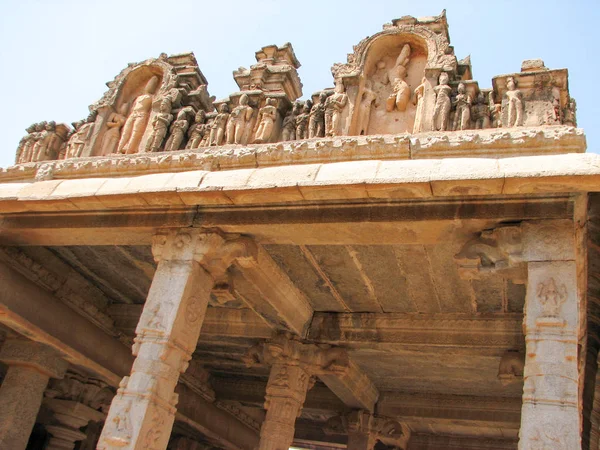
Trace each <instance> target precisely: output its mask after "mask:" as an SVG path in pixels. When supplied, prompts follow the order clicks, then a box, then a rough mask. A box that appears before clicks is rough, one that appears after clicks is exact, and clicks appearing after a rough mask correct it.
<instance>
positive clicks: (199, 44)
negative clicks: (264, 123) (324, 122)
mask: <svg viewBox="0 0 600 450" xmlns="http://www.w3.org/2000/svg"><path fill="white" fill-rule="evenodd" d="M444 8H446V9H447V15H448V21H449V24H450V37H451V43H452V45H454V47H455V52H456V55H457V57H458V58H463V57H465V56H467V55H469V54H470V55H471V61H472V64H473V75H474V79H476V80H478V81H479V85H480V86H481V87H490V86H491V78H492V76H494V75H498V74H504V73H511V72H518V71H519V70H520V67H521V61H522V60H524V59H532V58H542V59H543V60H544V61H545V63H546V66H547V67H549V68H563V67H566V68H568V69H569V85H570V90H571V95H572V96H573V97H575V98H576V99H577V105H578V122H579V126H580V127H582V128H584V129H585V131H586V134H587V139H588V151H592V152H600V127H599V122H600V119H599V118H600V95H599V93H598V91H597V85H598V73H599V69H600V52H599V51H598V48H597V45H598V44H600V1H599V0H588V1H584V0H571V1H564V0H563V1H555V0H546V1H527V2H525V1H522V2H519V1H512V0H508V1H502V2H490V1H481V0H480V1H459V0H451V1H449V0H446V1H421V2H415V1H400V0H396V1H391V0H369V1H353V0H347V1H326V0H321V1H313V0H304V1H302V2H285V1H281V0H278V1H270V0H263V1H260V0H246V1H241V0H229V1H227V0H221V1H210V2H206V1H191V0H179V1H177V2H166V1H150V0H145V1H142V0H136V1H133V0H132V1H128V0H120V1H114V0H104V1H96V0H87V1H81V0H80V1H66V0H63V1H60V0H54V1H52V0H46V1H32V0H19V1H8V0H0V61H1V63H0V68H1V70H0V85H1V86H3V92H2V100H3V101H2V103H3V107H2V108H0V124H1V125H0V131H1V133H0V167H6V166H9V165H11V164H12V163H13V161H14V153H15V149H16V146H17V143H18V141H19V139H20V138H21V137H22V136H23V135H24V134H25V131H24V129H25V127H27V126H28V125H30V124H31V123H33V122H38V121H41V120H56V121H57V122H66V123H71V122H73V121H75V120H78V119H81V118H84V117H86V116H87V111H88V109H87V108H88V105H90V104H92V103H93V102H95V101H96V100H97V99H99V98H100V97H101V96H102V94H103V93H104V92H105V90H106V86H105V83H106V82H107V81H109V80H111V79H113V78H114V77H115V75H117V74H118V73H119V71H120V70H121V69H123V68H124V67H125V66H126V65H127V63H128V62H137V61H142V60H144V59H147V58H149V57H156V56H158V55H159V54H160V53H161V52H165V53H169V54H171V53H181V52H185V51H190V50H191V51H193V52H194V53H195V55H196V58H197V60H198V63H199V65H200V68H201V70H202V72H203V73H204V75H205V76H206V77H207V79H208V82H209V85H208V89H209V92H210V93H211V95H215V96H216V97H217V98H221V97H225V96H226V95H228V94H229V93H231V92H234V91H236V90H237V86H236V84H235V82H234V81H233V77H232V75H231V72H232V71H233V70H235V69H237V68H238V67H239V66H245V67H248V66H250V65H251V64H253V63H254V61H255V60H254V52H255V51H256V50H258V49H260V48H261V47H262V46H264V45H268V44H279V45H280V44H283V43H284V42H288V41H289V42H291V43H292V45H293V46H294V50H295V52H296V56H297V57H298V59H299V60H300V62H301V64H302V67H301V68H300V69H299V73H300V77H301V79H302V82H303V84H304V89H303V91H304V95H305V96H307V95H310V94H311V93H312V92H314V91H316V90H319V89H322V88H324V87H327V86H331V85H332V78H331V72H330V67H331V65H332V64H333V63H335V62H345V60H346V54H347V53H349V52H351V51H352V46H353V45H355V44H357V43H358V42H359V41H360V40H361V39H362V38H364V37H366V36H367V35H370V34H374V33H376V32H378V31H379V30H381V26H382V25H383V24H384V23H386V22H389V21H391V20H392V19H394V18H398V17H401V16H404V15H412V16H416V17H419V16H425V15H437V14H439V13H440V11H441V10H442V9H444Z"/></svg>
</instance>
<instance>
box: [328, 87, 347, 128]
mask: <svg viewBox="0 0 600 450" xmlns="http://www.w3.org/2000/svg"><path fill="white" fill-rule="evenodd" d="M347 104H348V95H347V94H346V89H345V88H344V83H342V80H339V79H338V80H336V82H335V91H334V93H333V94H332V95H330V96H329V97H327V100H326V101H325V135H326V136H339V135H340V134H341V132H342V131H341V125H342V124H341V119H342V111H343V110H344V108H345V107H346V105H347Z"/></svg>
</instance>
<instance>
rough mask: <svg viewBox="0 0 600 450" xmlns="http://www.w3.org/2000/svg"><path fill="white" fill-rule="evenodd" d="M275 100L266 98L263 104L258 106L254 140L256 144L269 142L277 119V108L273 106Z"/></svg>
mask: <svg viewBox="0 0 600 450" xmlns="http://www.w3.org/2000/svg"><path fill="white" fill-rule="evenodd" d="M275 104H276V100H275V99H274V98H267V102H266V104H265V106H263V107H262V108H260V111H259V112H258V119H257V121H258V129H257V130H256V138H255V139H254V141H255V142H256V143H258V144H260V143H263V142H270V141H271V135H272V134H273V128H274V127H275V121H276V120H277V108H276V107H275Z"/></svg>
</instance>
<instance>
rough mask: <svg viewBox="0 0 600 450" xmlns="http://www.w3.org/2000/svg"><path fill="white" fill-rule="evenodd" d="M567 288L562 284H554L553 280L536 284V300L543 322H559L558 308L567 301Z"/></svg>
mask: <svg viewBox="0 0 600 450" xmlns="http://www.w3.org/2000/svg"><path fill="white" fill-rule="evenodd" d="M567 297H568V295H567V287H566V286H565V285H564V284H558V285H557V284H556V281H554V278H549V279H548V280H546V281H545V282H542V283H540V284H538V287H537V299H538V300H539V302H540V305H541V306H542V316H541V317H540V319H542V320H543V321H548V320H551V321H553V320H556V321H558V320H559V316H560V308H561V306H562V304H563V303H564V302H565V301H566V300H567Z"/></svg>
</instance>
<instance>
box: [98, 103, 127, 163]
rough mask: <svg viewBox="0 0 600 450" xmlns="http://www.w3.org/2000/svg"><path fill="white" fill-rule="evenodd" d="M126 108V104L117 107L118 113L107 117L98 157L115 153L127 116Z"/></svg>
mask: <svg viewBox="0 0 600 450" xmlns="http://www.w3.org/2000/svg"><path fill="white" fill-rule="evenodd" d="M127 106H128V105H127V103H124V104H122V105H121V106H120V107H119V112H112V113H110V115H109V116H108V120H107V121H106V126H107V128H108V130H106V132H105V133H104V136H103V137H102V145H101V146H100V156H106V155H110V154H111V153H116V151H117V145H118V144H119V138H120V137H121V128H123V125H124V124H125V117H126V116H127Z"/></svg>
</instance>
